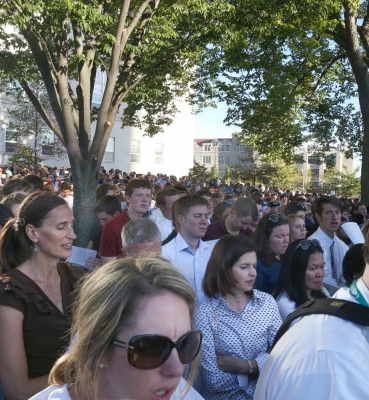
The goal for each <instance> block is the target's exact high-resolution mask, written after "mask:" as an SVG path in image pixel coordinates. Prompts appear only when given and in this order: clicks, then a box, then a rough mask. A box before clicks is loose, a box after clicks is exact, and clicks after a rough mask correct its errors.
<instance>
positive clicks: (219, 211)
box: [211, 201, 231, 223]
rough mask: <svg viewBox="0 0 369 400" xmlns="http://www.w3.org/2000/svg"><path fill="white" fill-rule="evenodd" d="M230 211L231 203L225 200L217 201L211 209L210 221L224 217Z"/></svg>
mask: <svg viewBox="0 0 369 400" xmlns="http://www.w3.org/2000/svg"><path fill="white" fill-rule="evenodd" d="M230 211H231V205H230V204H228V203H226V202H224V201H223V202H221V203H218V204H217V205H216V206H215V207H214V210H213V215H212V216H211V223H213V222H216V221H219V220H220V219H222V218H225V217H226V216H227V215H228V214H229V213H230Z"/></svg>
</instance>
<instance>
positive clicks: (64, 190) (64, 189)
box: [59, 182, 70, 199]
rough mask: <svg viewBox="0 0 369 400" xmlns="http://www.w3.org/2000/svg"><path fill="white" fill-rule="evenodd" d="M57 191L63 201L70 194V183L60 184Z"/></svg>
mask: <svg viewBox="0 0 369 400" xmlns="http://www.w3.org/2000/svg"><path fill="white" fill-rule="evenodd" d="M59 191H60V195H61V197H63V199H65V198H67V197H68V196H69V193H70V183H69V182H60V184H59Z"/></svg>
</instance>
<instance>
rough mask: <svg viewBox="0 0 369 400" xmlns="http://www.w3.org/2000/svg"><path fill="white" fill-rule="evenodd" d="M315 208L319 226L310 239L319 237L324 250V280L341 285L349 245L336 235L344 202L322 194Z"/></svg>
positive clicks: (334, 284)
mask: <svg viewBox="0 0 369 400" xmlns="http://www.w3.org/2000/svg"><path fill="white" fill-rule="evenodd" d="M314 210H315V218H316V220H317V222H318V224H319V228H318V230H317V231H316V232H314V233H313V234H312V235H311V236H310V237H309V239H310V240H312V239H317V240H318V241H319V242H320V244H321V246H322V248H323V250H324V252H323V256H324V262H325V267H324V269H325V276H324V280H323V282H325V283H328V284H330V285H333V286H339V284H340V283H344V282H345V280H344V278H343V276H342V262H343V257H344V256H345V254H346V252H347V250H348V246H347V245H346V244H345V243H344V242H343V241H342V240H341V239H339V238H338V237H337V235H335V233H336V232H337V231H338V229H340V226H341V210H342V203H341V201H340V200H338V199H337V198H336V197H334V196H321V197H319V199H318V200H317V201H316V202H315V205H314Z"/></svg>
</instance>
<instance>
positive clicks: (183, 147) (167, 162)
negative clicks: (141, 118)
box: [0, 73, 195, 176]
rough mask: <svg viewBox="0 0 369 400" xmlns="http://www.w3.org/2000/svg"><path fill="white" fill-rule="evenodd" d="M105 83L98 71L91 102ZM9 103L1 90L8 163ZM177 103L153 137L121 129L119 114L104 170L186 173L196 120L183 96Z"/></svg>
mask: <svg viewBox="0 0 369 400" xmlns="http://www.w3.org/2000/svg"><path fill="white" fill-rule="evenodd" d="M104 86H105V75H104V74H103V73H98V74H97V77H96V83H95V88H94V93H93V98H92V103H93V105H95V106H98V105H99V103H100V102H101V99H102V95H103V92H104ZM9 106H10V104H9V100H8V99H7V98H6V96H5V95H3V94H0V165H6V164H7V163H8V157H9V156H11V154H12V149H14V142H13V141H12V140H11V137H10V136H11V135H10V131H9V130H7V127H8V126H9V122H11V121H9V120H8V118H7V116H6V108H8V107H9ZM123 106H124V105H123ZM176 106H177V108H178V110H179V112H178V113H177V114H176V116H175V118H174V121H173V123H172V125H170V126H166V127H164V132H163V133H159V134H157V135H155V136H154V137H153V138H150V137H148V136H145V135H144V132H143V131H141V130H140V129H137V128H133V127H126V128H124V129H122V128H121V125H122V121H121V118H122V115H121V114H118V115H117V118H116V121H115V124H114V127H113V130H112V132H111V135H110V138H109V141H108V144H107V147H106V151H105V156H104V159H103V162H102V166H104V167H105V169H106V170H109V169H111V168H114V169H115V168H118V169H120V170H122V171H125V172H127V173H129V172H130V171H136V172H138V173H147V172H148V171H150V172H151V173H153V174H156V173H167V174H172V175H176V176H182V175H186V174H187V173H188V170H189V168H191V167H192V166H193V141H194V133H195V120H194V115H193V112H192V108H191V107H190V106H189V105H188V104H187V103H186V102H185V101H184V100H183V99H182V98H176ZM94 128H95V123H93V125H92V132H94ZM45 151H46V150H45ZM44 164H45V165H47V166H51V167H53V166H57V167H62V166H69V160H68V158H67V157H66V158H65V159H62V160H54V159H48V160H45V161H44Z"/></svg>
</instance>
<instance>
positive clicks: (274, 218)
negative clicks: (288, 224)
mask: <svg viewBox="0 0 369 400" xmlns="http://www.w3.org/2000/svg"><path fill="white" fill-rule="evenodd" d="M279 219H286V216H285V215H284V214H279V213H278V214H270V215H269V219H268V222H269V221H272V222H278V220H279Z"/></svg>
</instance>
